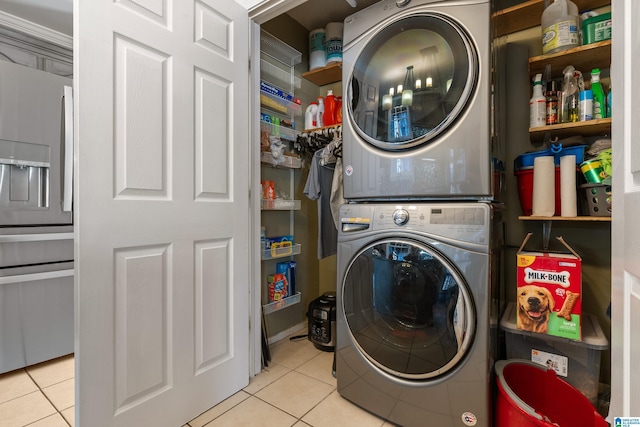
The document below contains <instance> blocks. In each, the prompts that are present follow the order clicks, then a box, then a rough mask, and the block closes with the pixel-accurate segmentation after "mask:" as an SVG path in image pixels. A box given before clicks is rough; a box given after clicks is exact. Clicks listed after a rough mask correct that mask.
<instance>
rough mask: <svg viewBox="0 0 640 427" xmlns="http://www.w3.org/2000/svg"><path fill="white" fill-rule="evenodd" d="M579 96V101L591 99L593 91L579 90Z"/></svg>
mask: <svg viewBox="0 0 640 427" xmlns="http://www.w3.org/2000/svg"><path fill="white" fill-rule="evenodd" d="M579 97H580V101H585V100H587V99H593V92H592V91H591V89H586V90H581V91H580V95H579Z"/></svg>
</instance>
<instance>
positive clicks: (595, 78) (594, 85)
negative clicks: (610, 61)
mask: <svg viewBox="0 0 640 427" xmlns="http://www.w3.org/2000/svg"><path fill="white" fill-rule="evenodd" d="M591 91H592V92H593V118H594V119H602V118H604V117H606V114H607V113H606V110H605V108H606V106H605V103H604V90H603V89H602V83H600V68H594V69H593V70H591Z"/></svg>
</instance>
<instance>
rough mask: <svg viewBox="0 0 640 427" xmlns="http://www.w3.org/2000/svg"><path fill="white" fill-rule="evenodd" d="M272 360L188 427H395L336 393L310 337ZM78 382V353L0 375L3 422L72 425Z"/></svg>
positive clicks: (10, 425)
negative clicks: (309, 339)
mask: <svg viewBox="0 0 640 427" xmlns="http://www.w3.org/2000/svg"><path fill="white" fill-rule="evenodd" d="M300 333H306V331H303V332H300ZM294 335H296V334H294ZM271 359H272V360H271V363H270V364H269V367H268V368H266V369H264V370H263V371H262V372H261V373H260V374H259V375H257V376H256V377H254V378H252V379H251V382H250V383H249V385H248V386H247V387H245V388H244V389H243V390H241V391H239V392H238V393H236V394H234V395H233V396H231V397H229V398H228V399H226V400H225V401H223V402H221V403H220V404H218V405H216V406H214V407H213V408H211V409H209V410H208V411H206V412H204V413H203V414H201V415H200V416H198V417H196V418H195V419H193V420H191V421H189V423H188V424H186V425H185V426H183V427H204V426H207V427H219V426H230V427H231V426H232V427H238V426H254V425H256V420H260V426H261V427H281V426H282V427H284V426H295V427H308V426H313V427H321V426H322V427H325V426H333V427H340V426H358V427H368V426H372V427H373V426H376V427H383V426H384V427H389V426H392V424H390V423H388V422H385V421H384V420H382V419H380V418H378V417H376V416H374V415H371V414H370V413H368V412H366V411H364V410H362V409H360V408H358V407H357V406H355V405H353V404H351V403H349V402H348V401H347V400H345V399H343V398H342V397H341V396H340V395H339V394H338V393H337V391H336V380H335V378H333V376H332V375H331V367H332V364H333V353H328V352H323V351H320V350H317V349H316V348H315V347H314V346H313V344H311V343H310V342H309V341H308V340H306V339H302V340H298V341H290V340H288V339H285V340H282V341H280V342H278V343H276V344H274V345H272V346H271ZM73 381H74V359H73V355H70V356H65V357H61V358H59V359H55V360H52V361H49V362H44V363H41V364H38V365H34V366H30V367H27V368H25V369H19V370H16V371H13V372H9V373H6V374H2V375H0V420H1V421H0V425H1V426H2V427H25V426H29V427H69V426H71V427H73V426H74V392H73ZM283 396H296V398H295V399H291V398H289V399H286V398H283Z"/></svg>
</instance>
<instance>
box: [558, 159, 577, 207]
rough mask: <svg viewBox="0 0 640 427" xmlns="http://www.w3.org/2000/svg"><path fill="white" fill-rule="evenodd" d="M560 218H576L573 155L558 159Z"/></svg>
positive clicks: (574, 162)
mask: <svg viewBox="0 0 640 427" xmlns="http://www.w3.org/2000/svg"><path fill="white" fill-rule="evenodd" d="M560 216H578V201H577V197H576V156H575V155H568V156H562V157H560Z"/></svg>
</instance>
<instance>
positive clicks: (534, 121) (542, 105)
mask: <svg viewBox="0 0 640 427" xmlns="http://www.w3.org/2000/svg"><path fill="white" fill-rule="evenodd" d="M546 116H547V100H546V98H545V97H544V95H543V94H542V74H536V77H535V78H534V79H533V96H532V97H531V99H530V100H529V127H532V128H535V127H540V126H544V125H545V124H546V122H547V118H546Z"/></svg>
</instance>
